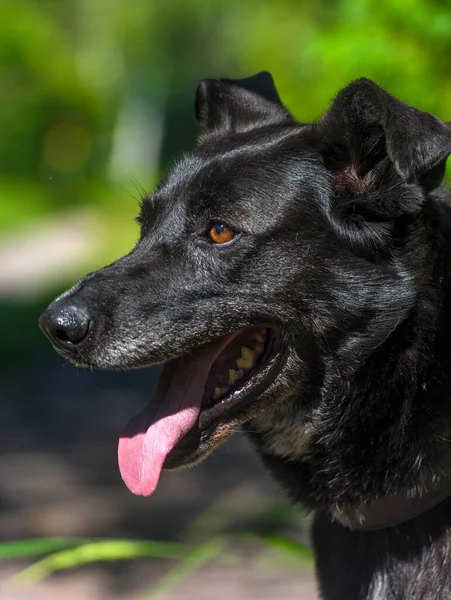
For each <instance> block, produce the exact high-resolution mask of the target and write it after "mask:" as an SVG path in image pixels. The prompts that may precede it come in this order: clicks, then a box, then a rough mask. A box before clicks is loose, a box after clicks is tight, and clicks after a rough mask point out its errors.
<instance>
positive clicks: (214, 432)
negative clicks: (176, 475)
mask: <svg viewBox="0 0 451 600" xmlns="http://www.w3.org/2000/svg"><path fill="white" fill-rule="evenodd" d="M277 350H278V351H277V352H276V353H275V354H274V355H273V356H272V357H271V359H270V360H269V361H268V367H267V368H268V369H269V372H268V373H267V374H266V376H265V377H263V378H262V380H261V381H260V382H257V383H256V384H255V386H254V387H253V389H252V391H251V392H250V393H249V394H248V395H247V396H246V397H244V398H243V399H242V400H241V401H240V402H239V403H238V404H237V405H235V406H232V408H231V409H230V410H227V411H224V413H221V414H219V415H217V416H216V417H211V415H210V414H207V411H201V413H200V415H199V420H198V423H197V426H194V427H193V428H192V429H191V430H190V431H189V432H188V433H187V434H186V435H185V437H184V438H182V440H181V441H180V442H179V443H178V444H177V446H176V447H175V448H174V449H173V450H172V451H171V452H170V453H169V455H168V456H167V458H166V460H165V462H164V466H163V468H164V469H165V470H172V469H178V468H182V467H188V466H191V465H194V464H196V463H198V462H201V461H202V460H203V459H204V458H206V457H207V456H208V455H209V454H210V453H211V452H212V451H213V450H215V449H216V448H217V447H218V446H220V445H221V444H222V443H224V442H225V441H226V440H227V439H228V438H229V437H230V436H231V435H232V434H233V433H234V432H235V431H237V430H238V429H239V428H240V427H241V426H242V425H244V424H245V423H246V422H247V421H248V420H250V419H251V418H253V417H254V416H255V414H256V413H258V404H260V402H261V401H262V400H261V399H260V398H259V396H260V395H261V394H263V393H264V392H265V391H266V390H268V388H269V387H270V386H271V385H272V384H273V382H274V380H275V379H276V377H277V376H278V375H279V373H280V371H281V369H282V367H283V365H284V363H285V361H286V353H285V352H283V351H282V350H280V349H277ZM262 410H263V409H262Z"/></svg>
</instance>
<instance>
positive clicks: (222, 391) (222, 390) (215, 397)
mask: <svg viewBox="0 0 451 600" xmlns="http://www.w3.org/2000/svg"><path fill="white" fill-rule="evenodd" d="M226 391H227V388H215V391H214V394H213V400H219V398H220V397H221V396H223V395H224V394H225V393H226Z"/></svg>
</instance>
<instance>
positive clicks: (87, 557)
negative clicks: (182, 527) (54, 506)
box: [7, 540, 192, 587]
mask: <svg viewBox="0 0 451 600" xmlns="http://www.w3.org/2000/svg"><path fill="white" fill-rule="evenodd" d="M190 551H192V547H191V546H188V545H185V544H179V543H172V542H154V541H139V540H136V541H135V540H108V541H97V542H96V541H94V542H88V543H86V544H82V545H81V546H77V547H75V548H69V549H65V550H62V551H60V552H55V553H53V554H50V555H49V556H46V557H45V558H43V559H42V560H40V561H38V562H36V563H34V564H32V565H30V566H29V567H27V568H25V569H23V570H22V571H20V572H19V573H16V574H15V575H13V576H12V577H10V579H9V580H8V581H7V584H8V585H10V586H13V587H29V586H31V585H33V584H35V583H37V582H38V581H41V580H42V579H45V578H46V577H48V576H49V575H51V574H52V573H54V572H56V571H62V570H66V569H74V568H76V567H79V566H81V565H85V564H88V563H93V562H99V561H114V560H124V559H133V558H142V557H148V558H184V557H185V556H187V555H188V554H189V552H190Z"/></svg>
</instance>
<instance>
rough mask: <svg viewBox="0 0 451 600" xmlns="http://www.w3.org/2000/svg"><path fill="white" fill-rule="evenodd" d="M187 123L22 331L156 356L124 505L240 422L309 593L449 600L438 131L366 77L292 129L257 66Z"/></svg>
mask: <svg viewBox="0 0 451 600" xmlns="http://www.w3.org/2000/svg"><path fill="white" fill-rule="evenodd" d="M196 115H197V118H198V120H199V121H200V123H201V125H202V126H203V134H202V136H201V137H200V141H199V144H198V147H197V149H196V151H195V152H194V153H193V154H192V155H191V156H189V157H188V158H184V159H183V160H182V161H181V162H180V163H179V164H178V165H177V166H176V167H175V168H174V169H173V170H172V172H171V173H170V174H169V176H168V177H167V178H166V179H165V180H164V181H163V182H162V183H161V184H160V185H159V186H158V188H157V189H156V191H155V193H154V194H153V195H152V196H151V197H149V198H145V199H144V200H143V203H142V210H141V215H140V217H139V221H140V223H141V237H140V239H139V242H138V243H137V245H136V247H135V248H134V249H133V250H132V251H131V252H130V254H128V255H127V256H125V257H123V258H121V259H120V260H118V261H116V262H115V263H114V264H112V265H110V266H108V267H105V268H104V269H101V270H100V271H98V272H96V273H93V274H90V275H88V276H87V277H85V278H84V279H82V280H81V281H80V282H79V283H78V284H77V285H76V286H75V287H74V288H72V289H71V290H69V291H68V292H66V293H65V294H64V295H63V296H62V297H60V298H58V299H57V300H56V301H55V302H54V303H53V304H52V305H51V306H50V307H49V308H48V309H47V311H46V312H45V313H44V314H43V316H42V317H41V321H40V324H41V327H42V328H43V329H44V331H45V332H46V333H47V335H48V336H49V337H50V339H51V340H52V342H53V343H54V345H55V347H56V348H57V350H58V351H59V352H60V353H61V354H62V355H63V356H65V357H66V358H67V359H69V360H71V361H73V362H75V363H77V364H79V365H89V366H91V367H96V368H101V369H130V368H135V367H143V366H148V365H151V364H153V363H162V362H165V363H166V366H165V368H164V370H163V374H162V376H161V378H160V381H159V384H158V387H157V391H156V393H155V395H154V398H153V399H152V401H151V403H150V404H149V406H148V408H147V409H146V410H145V411H144V412H143V413H142V414H141V415H138V416H137V417H135V418H134V419H133V420H132V421H131V422H130V423H129V425H128V426H127V428H126V429H125V432H124V434H123V436H122V438H121V441H120V443H119V465H120V469H121V473H122V477H123V479H124V480H125V482H126V484H127V486H128V487H129V488H130V490H131V491H132V492H134V493H137V494H144V495H148V494H150V493H152V492H153V491H154V489H155V487H156V485H157V483H158V478H159V476H160V472H161V469H162V468H163V467H164V468H172V467H178V466H181V465H187V464H192V463H194V462H196V461H199V460H201V459H202V458H203V457H205V456H206V455H207V454H208V453H210V452H211V451H212V450H213V449H214V448H216V447H217V446H218V445H219V444H221V443H222V442H223V441H224V440H225V439H226V438H227V437H228V436H229V435H230V434H231V432H233V431H234V430H235V429H236V428H237V427H240V426H241V427H243V428H244V429H245V430H247V431H248V435H249V438H250V439H251V440H252V442H253V443H254V444H255V445H256V447H257V449H258V451H259V453H260V455H261V456H262V458H263V460H264V462H265V463H266V464H267V466H268V467H269V469H270V470H271V471H272V473H273V474H274V476H275V477H276V479H277V480H278V481H279V482H280V483H281V484H282V486H283V487H284V488H285V489H286V490H287V491H288V493H289V494H290V496H291V497H292V498H293V499H294V500H295V501H296V502H300V503H302V504H303V505H304V506H306V507H307V508H309V509H311V510H312V511H313V512H314V515H315V524H314V529H313V539H314V546H315V550H316V553H317V571H318V575H319V580H320V588H321V592H322V595H323V597H324V598H325V599H327V600H332V599H334V600H353V599H359V600H360V599H367V600H369V599H373V600H376V599H378V600H382V599H392V600H395V599H396V600H401V599H404V600H407V599H409V600H413V599H416V600H419V599H421V600H432V599H434V600H437V599H448V598H451V398H450V393H451V378H450V376H451V305H448V302H449V301H450V264H451V262H450V259H451V256H450V255H451V212H450V209H449V207H448V206H447V204H446V203H445V202H444V201H443V199H442V198H441V197H440V195H439V194H438V193H436V192H435V190H436V189H437V188H438V186H439V185H440V183H441V180H442V178H443V175H444V171H445V163H446V158H447V156H448V154H450V152H451V126H450V125H449V124H447V123H444V122H442V121H440V120H438V119H437V118H436V117H434V116H432V115H430V114H427V113H424V112H421V111H419V110H416V109H414V108H412V107H410V106H407V105H405V104H403V103H402V102H400V101H398V100H396V99H395V98H393V97H391V96H390V95H389V94H387V93H386V92H384V91H383V90H382V89H380V88H379V87H378V86H376V85H375V84H374V83H372V82H371V81H368V80H365V79H362V80H359V81H355V82H354V83H351V84H350V85H349V86H348V87H347V88H345V89H344V90H343V91H341V92H340V93H339V94H338V96H337V98H336V100H335V101H334V103H333V104H332V107H331V108H330V110H329V111H328V112H327V113H326V114H325V116H324V117H323V118H322V119H321V120H320V121H319V122H318V123H315V124H307V125H306V124H300V123H297V122H296V121H295V120H294V119H293V118H292V117H291V116H290V114H289V113H288V111H287V110H286V109H285V108H284V106H283V105H282V104H281V102H280V100H279V97H278V94H277V91H276V89H275V87H274V84H273V82H272V79H271V77H270V76H269V75H268V74H265V73H261V74H259V75H257V76H255V77H251V78H249V79H245V80H237V81H233V80H205V81H203V82H202V83H201V84H200V86H199V88H198V91H197V97H196Z"/></svg>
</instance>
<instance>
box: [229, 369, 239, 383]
mask: <svg viewBox="0 0 451 600" xmlns="http://www.w3.org/2000/svg"><path fill="white" fill-rule="evenodd" d="M237 379H238V372H237V371H235V369H229V381H228V384H229V385H233V384H234V383H235V381H236V380H237Z"/></svg>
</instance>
